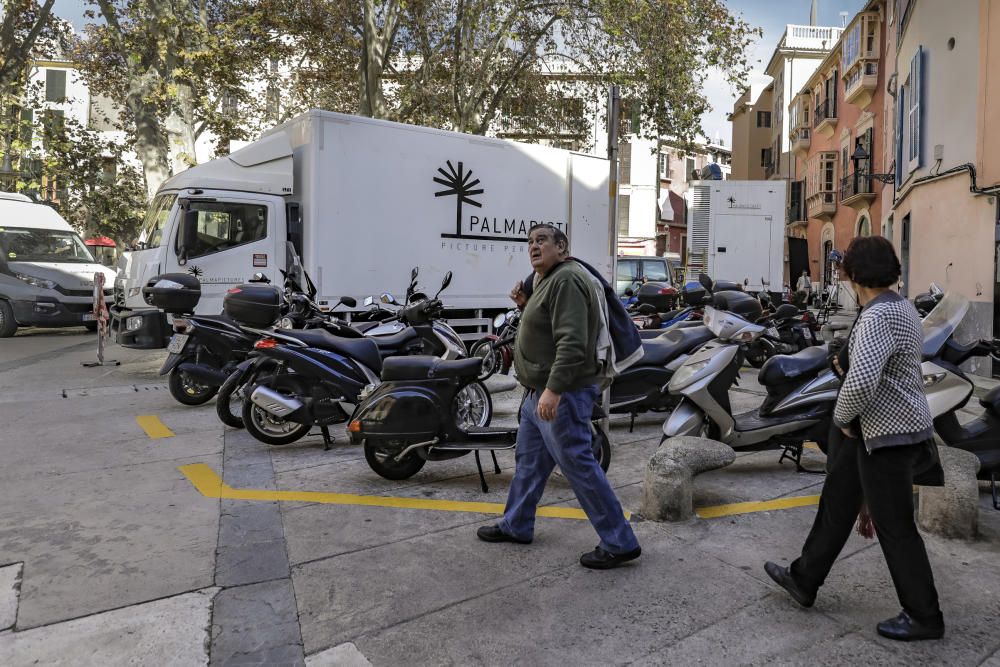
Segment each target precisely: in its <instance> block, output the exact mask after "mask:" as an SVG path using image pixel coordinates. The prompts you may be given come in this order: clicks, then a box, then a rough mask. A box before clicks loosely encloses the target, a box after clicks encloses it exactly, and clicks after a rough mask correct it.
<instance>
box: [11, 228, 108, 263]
mask: <svg viewBox="0 0 1000 667" xmlns="http://www.w3.org/2000/svg"><path fill="white" fill-rule="evenodd" d="M0 252H3V256H4V257H6V258H7V261H8V262H76V263H80V264H87V263H93V262H94V261H95V260H94V256H93V255H91V254H90V250H89V249H88V248H87V246H85V245H84V244H83V241H81V240H80V237H79V236H77V235H76V233H74V232H65V231H60V230H57V229H29V228H27V227H0Z"/></svg>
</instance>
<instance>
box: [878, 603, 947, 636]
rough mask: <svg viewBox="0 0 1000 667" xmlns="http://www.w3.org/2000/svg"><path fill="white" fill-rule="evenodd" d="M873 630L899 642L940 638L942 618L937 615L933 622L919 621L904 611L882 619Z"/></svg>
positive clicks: (942, 629) (942, 634) (942, 626)
mask: <svg viewBox="0 0 1000 667" xmlns="http://www.w3.org/2000/svg"><path fill="white" fill-rule="evenodd" d="M875 630H876V631H878V633H879V634H880V635H882V636H883V637H887V638H888V639H895V640H896V641H901V642H912V641H918V640H921V639H941V638H942V637H944V620H943V619H942V618H940V616H939V617H938V620H937V621H936V622H934V623H921V622H920V621H918V620H916V619H915V618H913V617H912V616H910V615H909V614H907V613H906V612H905V611H901V612H899V616H896V617H894V618H890V619H888V620H885V621H882V622H881V623H879V624H878V625H877V626H875Z"/></svg>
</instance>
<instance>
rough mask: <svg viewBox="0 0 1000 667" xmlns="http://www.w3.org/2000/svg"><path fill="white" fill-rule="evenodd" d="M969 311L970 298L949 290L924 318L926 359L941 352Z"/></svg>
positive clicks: (924, 351) (924, 352) (924, 350)
mask: <svg viewBox="0 0 1000 667" xmlns="http://www.w3.org/2000/svg"><path fill="white" fill-rule="evenodd" d="M968 311H969V300H968V299H966V298H965V297H964V296H962V295H961V294H957V293H955V292H948V293H947V294H945V295H944V297H943V298H942V299H941V301H940V302H939V303H938V305H936V306H935V307H934V310H932V311H931V312H930V313H928V314H927V317H925V318H924V321H923V327H924V349H923V354H924V358H925V359H931V358H934V357H936V356H938V354H940V352H941V348H943V347H944V344H945V342H946V341H947V340H948V338H949V337H951V335H952V334H953V333H955V329H957V328H958V325H959V324H961V323H962V319H963V318H964V317H965V314H966V313H967V312H968Z"/></svg>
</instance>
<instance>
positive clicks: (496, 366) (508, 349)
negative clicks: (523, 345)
mask: <svg viewBox="0 0 1000 667" xmlns="http://www.w3.org/2000/svg"><path fill="white" fill-rule="evenodd" d="M520 324H521V311H520V310H518V309H517V308H515V309H513V310H509V311H507V312H506V313H500V314H499V315H497V316H496V317H495V318H493V331H494V332H495V333H493V334H490V335H489V336H484V337H483V338H480V339H479V340H477V341H476V342H475V343H474V344H473V345H472V348H471V349H470V350H469V355H470V356H473V357H479V358H480V359H482V360H483V365H482V368H481V370H480V372H479V379H480V380H481V381H482V382H485V381H486V380H488V379H489V378H490V377H492V376H493V374H495V373H502V374H504V375H507V374H508V373H510V369H511V366H513V364H514V340H515V339H516V338H517V328H518V325H520Z"/></svg>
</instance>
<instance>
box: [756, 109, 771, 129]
mask: <svg viewBox="0 0 1000 667" xmlns="http://www.w3.org/2000/svg"><path fill="white" fill-rule="evenodd" d="M757 127H771V112H770V111H758V112H757Z"/></svg>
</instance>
